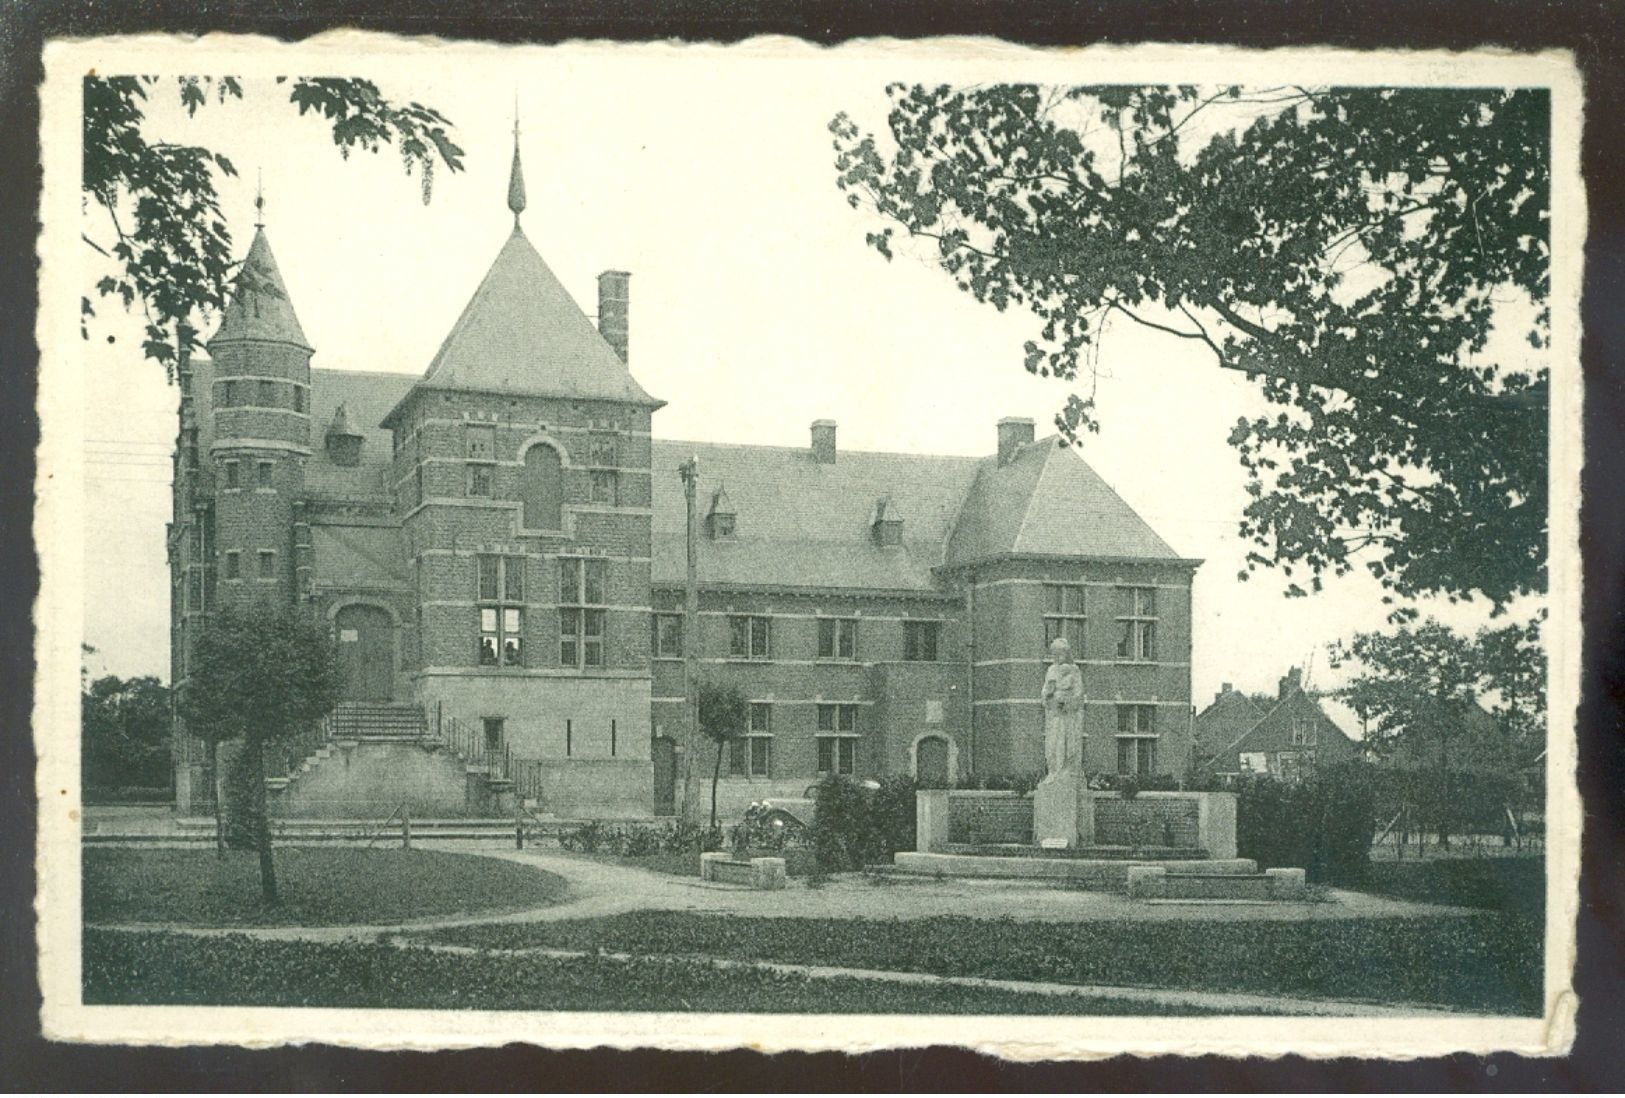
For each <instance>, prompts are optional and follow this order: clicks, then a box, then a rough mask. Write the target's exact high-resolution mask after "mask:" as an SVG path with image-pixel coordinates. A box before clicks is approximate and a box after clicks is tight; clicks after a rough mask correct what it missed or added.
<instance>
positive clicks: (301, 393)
mask: <svg viewBox="0 0 1625 1098" xmlns="http://www.w3.org/2000/svg"><path fill="white" fill-rule="evenodd" d="M293 410H294V411H296V412H303V411H304V410H305V387H304V386H303V385H295V386H294V387H293Z"/></svg>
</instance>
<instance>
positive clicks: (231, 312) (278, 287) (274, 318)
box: [208, 226, 311, 351]
mask: <svg viewBox="0 0 1625 1098" xmlns="http://www.w3.org/2000/svg"><path fill="white" fill-rule="evenodd" d="M240 339H262V340H271V341H275V342H280V343H293V344H297V345H298V346H300V347H303V348H304V349H305V350H307V351H308V350H310V349H311V347H310V343H309V342H308V341H307V340H306V339H305V330H304V329H303V328H301V327H300V326H299V317H298V316H297V315H296V314H295V313H294V311H293V299H292V298H291V297H289V296H288V287H287V284H286V283H284V282H283V281H282V272H281V271H280V270H279V269H278V268H277V265H276V256H274V255H272V254H271V242H270V241H269V240H267V239H266V238H265V229H264V227H263V226H262V227H260V228H257V229H255V231H254V242H253V243H252V244H250V245H249V246H248V255H247V256H245V257H244V258H243V266H242V269H241V270H240V271H238V273H237V280H236V283H235V285H234V286H233V288H232V293H231V300H230V301H228V302H227V303H226V308H225V311H224V312H223V313H222V314H221V317H220V327H219V328H218V329H216V330H215V333H214V335H213V336H212V337H210V339H209V340H208V343H209V345H210V346H212V345H214V344H216V343H222V342H231V341H233V340H240Z"/></svg>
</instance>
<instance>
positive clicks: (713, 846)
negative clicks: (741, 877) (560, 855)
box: [558, 820, 722, 858]
mask: <svg viewBox="0 0 1625 1098" xmlns="http://www.w3.org/2000/svg"><path fill="white" fill-rule="evenodd" d="M558 839H559V846H560V847H562V848H563V849H565V850H569V851H573V852H575V853H577V854H612V855H615V856H616V857H622V858H640V857H647V856H649V855H651V854H680V853H682V852H684V851H687V850H693V849H695V848H696V847H698V848H699V849H701V850H717V849H720V848H721V846H722V832H721V831H711V830H707V829H704V828H701V827H699V826H698V825H696V824H691V823H678V824H669V823H658V824H639V823H629V824H619V825H617V824H609V823H605V822H603V821H602V820H588V821H587V822H586V823H583V824H577V825H576V826H574V827H566V828H563V829H561V830H560V831H559V836H558Z"/></svg>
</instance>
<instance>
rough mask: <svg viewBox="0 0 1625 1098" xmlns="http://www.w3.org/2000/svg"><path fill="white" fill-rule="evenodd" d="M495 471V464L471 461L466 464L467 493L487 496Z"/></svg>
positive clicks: (488, 495) (489, 493) (489, 492)
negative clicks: (481, 463)
mask: <svg viewBox="0 0 1625 1098" xmlns="http://www.w3.org/2000/svg"><path fill="white" fill-rule="evenodd" d="M495 472H496V467H495V466H492V465H479V464H474V463H472V462H471V463H470V464H469V466H468V494H469V495H471V496H484V497H487V498H489V497H490V495H491V485H492V480H493V479H494V478H493V474H494V473H495Z"/></svg>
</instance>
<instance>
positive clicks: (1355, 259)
mask: <svg viewBox="0 0 1625 1098" xmlns="http://www.w3.org/2000/svg"><path fill="white" fill-rule="evenodd" d="M888 93H889V96H890V112H889V116H888V119H887V123H888V133H887V134H886V135H885V137H884V138H881V137H877V136H875V135H874V134H872V133H868V132H865V131H864V130H862V129H861V128H860V127H859V126H858V125H856V124H855V123H854V122H853V121H852V120H851V119H850V118H848V117H847V116H846V115H844V114H843V115H840V116H838V117H837V118H836V119H835V120H834V121H833V122H832V123H831V130H832V132H833V134H834V138H835V150H836V168H837V172H838V184H839V186H840V187H841V188H842V190H843V191H845V192H846V195H847V198H848V201H849V202H850V203H851V205H853V206H854V207H858V208H866V209H868V210H870V211H872V212H873V213H875V214H877V215H878V216H879V218H880V219H881V220H882V221H883V222H885V225H884V227H883V228H881V229H880V230H879V231H877V232H871V233H869V234H868V240H869V242H870V244H871V245H873V246H874V247H875V248H876V249H877V250H878V251H879V252H881V254H883V255H885V256H887V257H888V258H890V257H891V256H892V255H893V254H894V250H895V248H896V247H897V246H898V243H899V240H900V239H902V238H913V240H914V241H915V242H916V244H915V246H914V247H915V250H916V251H918V252H922V253H924V254H926V255H929V256H930V257H931V259H932V260H933V261H934V262H935V263H937V264H938V265H940V267H941V268H942V269H943V270H944V271H945V272H947V273H948V274H949V275H950V276H952V277H953V279H954V280H955V282H956V283H957V285H958V286H959V287H960V288H961V289H963V290H965V291H966V292H968V293H970V294H971V295H972V296H973V297H975V299H976V300H978V301H980V302H984V303H987V304H991V305H993V306H994V307H996V308H998V309H1000V310H1004V309H1008V308H1011V307H1017V308H1021V309H1026V310H1028V311H1030V312H1031V313H1032V314H1033V315H1034V317H1035V320H1036V321H1037V323H1038V329H1039V330H1038V332H1037V334H1036V338H1034V339H1032V340H1030V341H1028V342H1027V344H1026V349H1025V366H1026V368H1027V369H1028V370H1029V371H1031V372H1033V373H1036V374H1039V375H1043V376H1053V377H1057V378H1060V379H1063V380H1069V381H1073V380H1078V379H1079V375H1080V373H1082V374H1085V375H1087V374H1088V373H1089V372H1090V371H1092V370H1093V369H1094V366H1095V363H1096V361H1097V359H1098V354H1099V348H1100V341H1101V338H1102V336H1103V334H1104V333H1105V332H1106V331H1107V329H1108V326H1109V323H1110V322H1112V321H1113V320H1114V319H1121V320H1125V321H1130V322H1134V323H1137V324H1140V325H1144V326H1146V327H1149V328H1152V329H1156V330H1158V331H1160V332H1163V333H1166V334H1167V335H1168V337H1169V338H1177V339H1183V340H1187V341H1191V342H1192V343H1194V344H1196V345H1198V346H1200V347H1202V348H1204V349H1205V351H1206V352H1207V353H1209V354H1211V356H1212V357H1213V359H1214V361H1215V362H1216V363H1217V364H1218V365H1220V366H1221V367H1224V368H1227V369H1231V370H1237V371H1240V372H1241V373H1243V374H1245V375H1246V376H1247V377H1249V378H1251V379H1253V380H1254V381H1255V382H1256V384H1257V385H1258V387H1259V390H1260V392H1261V393H1262V395H1263V396H1264V397H1265V398H1266V399H1267V401H1268V402H1269V404H1270V405H1271V406H1272V408H1271V411H1270V414H1266V415H1261V416H1258V417H1256V418H1251V419H1248V418H1243V419H1241V420H1240V421H1239V422H1238V423H1237V424H1236V425H1235V428H1234V429H1233V430H1232V432H1231V434H1230V437H1229V441H1230V443H1231V445H1232V446H1233V447H1234V448H1235V449H1236V450H1237V452H1238V454H1239V456H1240V461H1241V464H1242V466H1243V468H1244V469H1245V471H1246V474H1247V477H1248V485H1247V490H1248V492H1249V494H1250V496H1251V500H1250V502H1249V503H1248V505H1247V506H1246V508H1245V511H1244V512H1243V515H1242V517H1241V522H1240V525H1241V532H1242V534H1243V536H1244V537H1246V538H1248V539H1249V540H1250V541H1251V542H1252V543H1253V546H1254V548H1253V550H1252V551H1251V552H1250V553H1249V556H1248V564H1247V572H1251V571H1253V570H1255V569H1257V568H1259V567H1264V566H1277V567H1280V568H1281V569H1282V571H1283V573H1284V574H1285V575H1286V576H1287V577H1288V578H1289V587H1288V591H1289V593H1291V594H1303V593H1305V591H1306V590H1307V589H1318V587H1319V586H1320V585H1321V583H1322V580H1323V577H1324V576H1325V575H1327V574H1332V575H1340V574H1343V573H1345V572H1347V571H1349V570H1351V569H1352V568H1353V567H1355V566H1356V564H1358V563H1363V564H1364V565H1365V567H1367V568H1368V569H1369V570H1370V572H1371V574H1373V575H1374V576H1376V577H1377V578H1378V579H1379V580H1380V581H1381V582H1382V583H1383V584H1384V585H1385V586H1386V587H1388V588H1389V589H1390V590H1391V591H1392V592H1393V593H1394V594H1395V595H1398V596H1403V597H1414V596H1417V595H1423V594H1443V595H1446V596H1449V597H1451V598H1463V597H1470V596H1473V595H1480V594H1481V595H1483V596H1485V597H1487V598H1488V599H1490V600H1491V601H1492V603H1493V604H1495V605H1496V606H1497V607H1500V606H1503V605H1504V604H1505V603H1506V602H1507V601H1509V600H1510V599H1511V598H1513V597H1514V596H1516V595H1519V594H1523V593H1529V592H1535V591H1540V590H1543V589H1544V586H1545V582H1546V571H1545V570H1546V549H1545V540H1546V538H1545V535H1546V510H1547V498H1546V496H1547V494H1546V434H1547V425H1546V424H1547V404H1548V399H1547V388H1548V382H1547V370H1546V367H1545V365H1544V364H1543V362H1542V355H1543V353H1544V352H1545V350H1546V348H1547V346H1548V329H1549V318H1550V314H1549V308H1548V306H1547V296H1548V292H1549V273H1548V268H1549V256H1550V245H1549V236H1548V229H1549V219H1550V180H1549V170H1550V165H1549V147H1550V142H1549V132H1548V131H1549V121H1550V102H1549V97H1548V95H1547V94H1546V93H1545V92H1543V91H1540V90H1530V89H1517V90H1497V89H1468V90H1452V89H1426V90H1402V89H1380V88H1330V89H1306V88H1272V89H1263V90H1256V89H1255V90H1245V89H1242V88H1238V87H1230V88H1221V89H1216V90H1215V89H1198V88H1195V87H1060V88H1044V87H1035V86H1030V85H984V86H977V87H972V88H949V87H922V86H905V85H893V86H892V87H891V88H889V89H888ZM899 233H900V234H901V236H899ZM1509 303H1518V304H1521V305H1522V306H1523V310H1522V311H1523V312H1524V313H1526V314H1527V317H1528V322H1527V330H1526V331H1524V333H1523V334H1524V335H1525V336H1526V337H1527V342H1528V344H1529V347H1528V352H1529V353H1527V354H1526V355H1525V356H1524V357H1525V358H1527V359H1528V361H1522V360H1518V361H1514V360H1513V358H1514V357H1516V356H1509V357H1507V358H1506V359H1504V360H1498V359H1497V358H1496V357H1494V354H1495V352H1496V351H1497V349H1498V348H1499V347H1500V345H1501V343H1502V342H1503V339H1502V338H1501V337H1502V336H1503V335H1504V332H1500V331H1497V330H1496V328H1497V325H1496V321H1497V317H1498V316H1506V315H1511V314H1512V313H1516V312H1518V309H1517V308H1514V309H1512V310H1510V311H1509V310H1503V309H1502V306H1503V305H1507V304H1509ZM1492 334H1493V335H1495V336H1496V339H1495V340H1494V341H1492ZM1056 423H1057V426H1058V427H1059V428H1060V430H1061V432H1062V434H1063V436H1064V437H1065V438H1066V439H1067V440H1069V441H1073V442H1076V441H1077V440H1078V438H1079V437H1080V432H1081V431H1084V430H1090V429H1095V428H1096V427H1097V422H1096V419H1095V407H1094V392H1093V387H1092V385H1086V386H1084V387H1083V391H1082V392H1081V393H1078V392H1074V393H1073V394H1072V395H1071V396H1070V397H1068V399H1067V403H1066V405H1065V407H1064V408H1063V409H1062V410H1061V411H1060V412H1059V413H1058V414H1057V416H1056ZM1301 572H1306V573H1307V578H1306V582H1307V587H1306V586H1305V585H1304V584H1302V583H1300V582H1299V580H1300V579H1304V578H1305V577H1303V576H1302V575H1300V573H1301ZM1246 574H1247V573H1246V572H1244V573H1243V576H1244V577H1245V575H1246Z"/></svg>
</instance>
